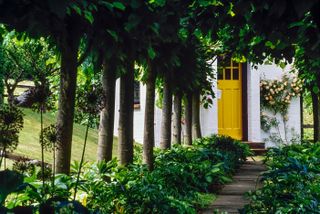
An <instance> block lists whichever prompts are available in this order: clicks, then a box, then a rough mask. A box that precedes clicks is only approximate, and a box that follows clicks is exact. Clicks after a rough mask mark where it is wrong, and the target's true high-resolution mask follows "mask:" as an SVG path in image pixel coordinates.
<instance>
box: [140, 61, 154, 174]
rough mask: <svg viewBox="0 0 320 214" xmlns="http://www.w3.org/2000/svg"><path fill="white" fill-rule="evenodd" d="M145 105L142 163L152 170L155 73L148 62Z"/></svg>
mask: <svg viewBox="0 0 320 214" xmlns="http://www.w3.org/2000/svg"><path fill="white" fill-rule="evenodd" d="M146 85H147V91H146V104H145V105H146V106H145V112H144V135H143V163H144V164H146V165H147V166H148V169H149V170H153V162H154V160H153V159H154V158H153V147H154V107H155V90H156V74H155V71H154V69H153V68H152V64H151V63H150V61H149V63H148V77H147V80H146Z"/></svg>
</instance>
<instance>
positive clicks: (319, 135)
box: [311, 90, 320, 142]
mask: <svg viewBox="0 0 320 214" xmlns="http://www.w3.org/2000/svg"><path fill="white" fill-rule="evenodd" d="M311 97H312V111H313V130H314V132H313V139H314V141H315V142H318V141H320V130H319V125H320V109H319V108H320V104H319V101H320V97H319V95H318V94H316V93H314V92H313V91H312V90H311Z"/></svg>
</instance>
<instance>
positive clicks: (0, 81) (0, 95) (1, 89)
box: [0, 74, 4, 105]
mask: <svg viewBox="0 0 320 214" xmlns="http://www.w3.org/2000/svg"><path fill="white" fill-rule="evenodd" d="M3 102H4V83H3V77H2V76H1V74H0V105H1V104H3Z"/></svg>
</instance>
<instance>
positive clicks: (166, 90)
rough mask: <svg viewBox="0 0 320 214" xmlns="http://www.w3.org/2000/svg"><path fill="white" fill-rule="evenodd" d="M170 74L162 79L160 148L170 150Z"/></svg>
mask: <svg viewBox="0 0 320 214" xmlns="http://www.w3.org/2000/svg"><path fill="white" fill-rule="evenodd" d="M169 75H170V74H165V76H164V78H163V80H164V81H163V100H162V121H161V139H160V148H161V149H170V147H171V119H172V87H171V79H170V76H169Z"/></svg>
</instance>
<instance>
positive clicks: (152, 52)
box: [148, 47, 156, 59]
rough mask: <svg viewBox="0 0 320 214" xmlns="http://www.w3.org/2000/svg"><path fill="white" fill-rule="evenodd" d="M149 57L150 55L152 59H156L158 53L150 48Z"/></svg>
mask: <svg viewBox="0 0 320 214" xmlns="http://www.w3.org/2000/svg"><path fill="white" fill-rule="evenodd" d="M148 55H149V57H150V59H154V58H155V57H156V52H155V51H154V49H153V48H152V47H149V48H148Z"/></svg>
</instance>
